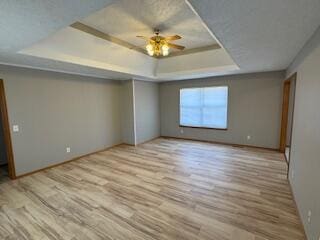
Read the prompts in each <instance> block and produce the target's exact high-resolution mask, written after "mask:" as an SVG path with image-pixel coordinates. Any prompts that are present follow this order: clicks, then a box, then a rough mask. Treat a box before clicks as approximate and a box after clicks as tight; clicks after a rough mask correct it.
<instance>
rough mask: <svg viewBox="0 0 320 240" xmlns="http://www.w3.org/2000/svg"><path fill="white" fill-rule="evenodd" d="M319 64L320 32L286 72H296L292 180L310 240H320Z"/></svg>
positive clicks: (288, 73)
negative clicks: (309, 215) (309, 216)
mask: <svg viewBox="0 0 320 240" xmlns="http://www.w3.org/2000/svg"><path fill="white" fill-rule="evenodd" d="M319 63H320V28H319V30H318V31H317V32H316V33H315V35H314V36H313V38H311V39H310V41H309V42H308V43H307V44H306V45H305V47H304V48H303V49H302V51H301V52H300V54H299V55H298V56H297V57H296V59H295V61H294V62H293V63H292V65H291V66H290V67H289V68H288V72H287V76H289V75H291V74H292V73H293V72H297V80H296V95H295V107H294V117H293V132H292V145H291V158H290V167H289V180H290V183H291V186H292V190H293V194H294V197H295V200H296V203H297V206H298V209H299V212H300V216H301V218H302V221H303V224H304V227H305V230H306V233H307V236H308V239H310V240H318V239H319V237H320V228H319V226H320V184H319V183H320V177H319V172H320V159H319V146H320V111H319V110H318V104H319V102H320V80H319V76H320V68H319ZM309 211H310V212H311V218H310V220H311V221H310V223H309V222H308V213H309Z"/></svg>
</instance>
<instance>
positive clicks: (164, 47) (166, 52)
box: [161, 44, 169, 56]
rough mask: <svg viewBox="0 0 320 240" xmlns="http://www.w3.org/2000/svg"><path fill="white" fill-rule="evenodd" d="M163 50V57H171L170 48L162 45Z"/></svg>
mask: <svg viewBox="0 0 320 240" xmlns="http://www.w3.org/2000/svg"><path fill="white" fill-rule="evenodd" d="M161 50H162V55H163V56H168V55H169V46H168V45H167V44H164V45H162V47H161Z"/></svg>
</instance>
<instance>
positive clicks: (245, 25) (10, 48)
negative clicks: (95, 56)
mask: <svg viewBox="0 0 320 240" xmlns="http://www.w3.org/2000/svg"><path fill="white" fill-rule="evenodd" d="M132 2H136V3H139V4H140V5H139V4H132ZM186 2H187V3H188V4H190V6H192V8H193V10H194V11H195V14H194V15H192V14H190V9H188V8H187V9H185V7H186V6H187V5H186V4H185V2H184V1H182V0H181V1H178V0H176V1H168V0H157V1H155V0H149V1H143V0H141V1H138V0H127V1H124V0H118V1H116V0H114V1H112V0H90V1H83V0H55V1H51V0H24V1H20V0H2V1H0V16H1V18H0V63H3V64H8V65H18V66H27V67H31V68H40V69H47V70H54V71H62V72H70V73H76V74H83V75H90V76H97V77H103V78H113V79H126V78H132V77H137V78H141V76H135V75H133V74H127V73H124V72H116V71H110V70H106V69H100V68H97V67H92V66H91V67H90V66H85V65H80V64H75V63H67V62H63V61H59V60H50V59H44V58H39V57H36V56H27V55H23V54H19V53H18V52H19V51H21V50H22V49H26V48H29V47H31V46H33V45H34V44H35V43H38V42H39V41H40V40H42V39H45V38H48V37H50V36H52V35H54V34H55V33H56V32H57V31H58V30H61V29H64V28H66V27H67V26H69V25H70V24H71V23H73V22H76V21H82V20H83V19H85V20H84V21H87V20H88V19H90V18H91V17H93V16H95V15H96V14H99V11H100V12H103V11H107V9H108V4H112V5H110V8H109V9H112V8H114V11H111V13H110V14H119V15H116V16H115V17H114V18H113V19H109V22H107V23H106V24H107V25H112V28H113V30H111V29H110V31H109V32H107V33H109V34H113V33H114V34H115V35H117V34H119V35H118V37H119V38H122V37H121V34H123V33H121V32H118V33H117V31H119V30H121V28H125V27H127V26H126V23H125V22H123V21H125V20H126V18H128V19H131V20H130V21H132V26H134V27H135V28H136V30H134V36H135V35H136V34H138V33H140V34H145V35H147V34H148V32H149V33H152V29H153V28H154V27H157V26H158V27H159V28H160V29H162V30H163V31H164V34H168V35H169V34H181V35H182V36H183V37H185V36H189V35H190V38H189V39H190V41H192V40H193V39H196V38H198V36H201V34H205V35H206V36H202V37H201V39H202V40H204V39H209V38H208V35H207V34H208V33H207V32H202V27H198V24H199V23H201V21H198V22H197V21H196V20H195V19H196V17H195V16H196V14H197V15H199V17H198V19H201V20H202V21H203V22H204V23H205V25H206V26H207V28H208V29H209V30H210V31H211V32H212V34H213V35H214V36H215V37H216V39H218V41H219V43H221V44H222V46H223V47H224V49H226V50H227V52H228V53H229V55H230V56H231V57H232V59H233V60H234V61H235V62H236V63H237V64H238V65H239V67H240V69H239V70H235V71H227V72H225V73H223V74H225V75H227V74H234V73H245V72H259V71H272V70H282V69H285V68H287V66H288V65H289V64H290V63H291V62H292V61H293V59H294V57H295V56H296V55H297V53H298V52H299V51H300V50H301V48H302V47H303V45H304V44H305V43H306V42H307V40H308V39H309V38H310V37H311V36H312V34H313V33H314V32H315V30H316V29H317V27H318V26H319V24H320V14H319V12H320V1H319V0H303V1H301V0H268V1H267V0H189V1H186ZM123 4H125V5H126V6H127V7H125V10H123V9H122V10H121V11H120V9H121V6H123ZM143 4H144V7H141V6H142V5H143ZM117 6H118V8H117ZM139 6H140V7H139ZM147 9H148V10H147ZM181 9H185V12H182V10H181ZM97 11H98V12H97ZM154 12H157V13H158V15H157V16H158V18H156V17H154V16H156V15H155V14H153V13H154ZM187 12H188V13H187ZM92 14H93V15H92ZM122 14H123V15H122ZM187 16H192V17H191V19H192V20H190V18H188V17H187ZM101 21H103V20H101ZM101 24H102V25H101V26H104V25H103V22H102V23H101ZM121 24H122V25H121ZM130 26H131V25H130ZM132 26H131V27H132ZM190 29H191V30H190ZM199 29H201V31H200V32H198V31H199ZM180 30H181V31H185V33H183V32H180ZM112 31H115V32H112ZM135 31H137V33H136V32H135ZM125 33H126V34H129V32H128V31H126V32H125ZM130 34H131V33H130ZM188 34H189V35H188ZM124 38H125V37H124ZM133 39H134V40H132V41H136V40H137V39H135V38H134V37H133ZM185 39H187V38H186V37H185ZM212 39H213V38H211V40H212ZM183 40H184V39H182V40H179V41H177V43H178V44H186V45H187V44H188V43H183V42H182V41H183ZM197 41H199V40H197ZM197 41H195V42H197ZM197 43H199V42H197ZM202 44H205V43H202ZM179 59H183V58H179ZM196 60H197V59H196ZM124 61H125V59H124ZM197 61H199V60H197ZM200 61H204V60H203V59H200ZM205 61H209V62H210V61H211V60H210V59H206V60H205ZM213 62H214V61H213ZM179 64H182V63H181V62H179ZM201 74H202V73H200V72H199V76H202V75H201ZM215 74H217V73H216V72H214V71H211V70H210V71H207V72H206V73H205V74H204V75H203V77H205V76H207V75H215ZM220 74H221V72H220ZM188 76H190V77H192V75H191V74H190V75H187V74H186V75H184V76H183V78H184V79H186V78H188ZM170 77H171V75H170Z"/></svg>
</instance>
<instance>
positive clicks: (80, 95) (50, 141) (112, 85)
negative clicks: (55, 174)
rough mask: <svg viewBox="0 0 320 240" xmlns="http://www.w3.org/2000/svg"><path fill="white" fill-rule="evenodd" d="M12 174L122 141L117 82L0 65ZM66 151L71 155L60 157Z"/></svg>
mask: <svg viewBox="0 0 320 240" xmlns="http://www.w3.org/2000/svg"><path fill="white" fill-rule="evenodd" d="M0 78H1V79H3V80H4V86H5V91H6V95H7V104H8V111H9V121H10V126H11V129H12V125H14V124H17V125H19V127H20V132H18V133H13V132H12V133H11V134H12V143H13V150H14V158H15V166H16V173H17V175H21V174H24V173H27V172H31V171H34V170H37V169H40V168H44V167H47V166H50V165H53V164H57V163H60V162H63V161H66V160H69V159H72V158H74V157H77V156H80V155H83V154H87V153H90V152H94V151H97V150H100V149H104V148H106V147H110V146H112V145H115V144H118V143H121V142H122V139H121V108H120V106H121V97H120V96H121V84H120V82H119V81H108V80H103V79H96V78H90V77H82V76H75V75H68V74H61V73H54V72H47V71H38V70H31V69H24V68H15V67H5V66H0ZM66 147H71V153H66Z"/></svg>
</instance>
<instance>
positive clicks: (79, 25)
mask: <svg viewBox="0 0 320 240" xmlns="http://www.w3.org/2000/svg"><path fill="white" fill-rule="evenodd" d="M70 27H72V28H74V29H77V30H79V31H82V32H85V33H88V34H90V35H93V36H95V37H97V38H101V39H104V40H106V41H109V42H112V43H115V44H118V45H120V46H122V47H125V48H128V49H131V50H134V51H137V52H140V53H143V54H145V55H147V56H148V57H153V58H156V59H161V58H168V57H177V56H182V55H188V54H193V53H199V52H204V51H210V50H216V49H220V48H221V46H220V45H219V44H212V45H209V46H203V47H197V48H190V49H186V50H183V51H179V52H178V51H177V52H171V53H170V54H169V55H168V56H165V57H164V56H150V55H149V54H148V53H147V51H146V50H145V49H144V48H141V47H138V46H136V45H134V44H131V43H129V42H126V41H124V40H122V39H120V38H117V37H114V36H111V35H109V34H107V33H104V32H101V31H99V30H97V29H95V28H93V27H90V26H88V25H86V24H83V23H81V22H75V23H73V24H71V25H70Z"/></svg>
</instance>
